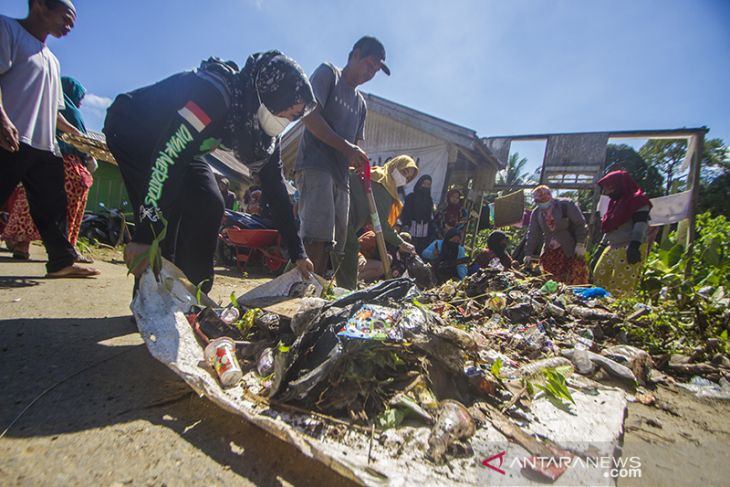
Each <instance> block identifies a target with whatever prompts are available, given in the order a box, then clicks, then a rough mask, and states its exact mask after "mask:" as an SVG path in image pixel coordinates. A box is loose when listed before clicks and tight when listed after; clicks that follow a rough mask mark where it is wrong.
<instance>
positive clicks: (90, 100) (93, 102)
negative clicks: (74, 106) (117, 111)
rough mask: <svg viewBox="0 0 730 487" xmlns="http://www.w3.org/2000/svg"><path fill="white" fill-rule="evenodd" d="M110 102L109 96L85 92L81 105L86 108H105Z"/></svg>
mask: <svg viewBox="0 0 730 487" xmlns="http://www.w3.org/2000/svg"><path fill="white" fill-rule="evenodd" d="M111 104H112V99H111V98H107V97H105V96H99V95H95V94H93V93H87V94H86V95H85V96H84V100H83V101H82V102H81V106H86V107H87V108H96V109H100V110H106V109H107V108H109V105H111Z"/></svg>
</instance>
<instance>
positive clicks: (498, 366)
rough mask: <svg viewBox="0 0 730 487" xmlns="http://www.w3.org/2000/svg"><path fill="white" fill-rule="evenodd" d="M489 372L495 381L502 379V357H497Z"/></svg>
mask: <svg viewBox="0 0 730 487" xmlns="http://www.w3.org/2000/svg"><path fill="white" fill-rule="evenodd" d="M489 371H490V372H491V373H492V375H493V376H494V378H495V379H497V380H501V379H502V357H497V360H495V361H494V363H493V364H492V366H491V367H490V368H489Z"/></svg>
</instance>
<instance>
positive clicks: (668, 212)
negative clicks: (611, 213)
mask: <svg viewBox="0 0 730 487" xmlns="http://www.w3.org/2000/svg"><path fill="white" fill-rule="evenodd" d="M609 201H611V200H610V198H609V197H608V196H606V195H601V199H600V200H599V201H598V207H597V210H598V212H599V213H600V214H601V217H603V215H605V214H606V211H607V210H608V203H609ZM650 201H651V204H652V208H651V212H650V213H649V218H650V220H649V225H650V226H652V227H659V226H662V225H671V224H672V223H677V222H679V221H681V220H684V219H685V218H689V215H690V213H691V211H692V192H691V191H683V192H682V193H676V194H670V195H669V196H660V197H658V198H652V199H651V200H650Z"/></svg>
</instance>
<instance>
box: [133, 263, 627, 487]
mask: <svg viewBox="0 0 730 487" xmlns="http://www.w3.org/2000/svg"><path fill="white" fill-rule="evenodd" d="M180 275H181V273H180V271H179V270H176V268H175V267H174V266H172V265H171V264H169V263H167V262H165V263H164V266H163V270H162V272H161V273H160V278H159V279H156V278H155V276H154V275H153V273H152V271H151V270H149V269H148V270H147V271H146V272H145V273H144V274H143V276H142V278H141V279H140V288H139V292H138V293H137V295H136V297H135V299H134V301H133V303H132V311H133V313H134V316H135V318H136V320H137V326H138V328H139V331H140V334H141V335H142V338H143V339H144V341H145V344H146V345H147V348H148V349H149V351H150V353H151V354H152V356H153V357H155V358H156V359H157V360H159V361H160V362H162V363H163V364H165V365H166V366H167V367H169V368H170V369H172V371H174V372H175V373H176V374H177V375H179V376H180V377H181V378H182V379H183V380H184V381H185V382H186V383H187V384H188V385H189V386H190V387H191V388H192V389H193V390H195V392H197V393H198V394H200V395H201V396H206V397H207V398H208V399H210V400H211V401H212V402H214V403H215V404H217V405H218V406H219V407H221V408H223V409H225V410H226V411H229V412H232V413H234V414H237V415H239V416H241V417H242V418H243V419H244V420H246V421H249V422H251V423H253V424H255V425H256V426H258V427H260V428H261V429H263V430H264V431H267V432H269V433H271V434H272V435H274V436H276V437H277V438H279V439H281V440H282V441H285V442H287V443H289V444H291V445H292V446H294V447H295V448H297V449H298V450H299V451H300V452H301V453H303V454H304V455H306V456H307V457H310V458H313V459H316V460H318V461H320V462H322V463H323V464H325V465H326V466H327V467H329V468H331V469H332V470H334V471H336V472H338V473H339V474H340V475H343V476H344V477H347V478H349V479H351V480H354V481H355V482H357V483H359V484H363V485H373V486H375V485H377V486H406V485H419V486H422V487H426V486H442V485H455V486H460V485H487V484H489V485H494V484H496V485H536V486H539V485H544V481H541V480H535V479H534V478H528V477H527V476H525V475H524V472H523V471H522V470H521V469H520V468H519V466H515V465H516V462H517V461H518V460H519V459H521V458H522V459H524V458H527V457H528V456H529V455H530V454H529V453H528V452H527V451H526V450H525V449H524V448H523V447H522V446H520V445H518V444H516V443H513V442H510V441H509V440H508V439H507V437H506V436H504V435H503V434H502V433H500V431H498V430H497V429H496V428H495V427H494V426H493V425H491V424H487V425H485V426H482V427H480V428H479V429H478V430H477V432H476V434H475V435H474V436H473V437H472V438H471V440H470V442H471V445H472V448H473V450H474V453H473V454H472V455H469V456H466V457H456V456H455V457H450V458H449V461H448V462H447V463H446V464H444V465H435V464H433V463H431V462H430V461H429V460H427V459H426V450H427V442H428V438H429V433H430V428H429V427H427V426H422V427H414V426H404V427H401V428H399V429H398V430H387V431H385V432H376V433H375V434H374V435H372V433H371V430H370V429H369V428H364V427H358V426H353V425H349V424H347V423H346V422H334V421H331V420H324V419H322V418H321V417H317V416H314V415H310V414H302V413H298V412H292V411H287V410H286V408H282V407H274V406H270V405H269V403H268V401H267V400H266V399H265V397H264V395H262V394H261V392H262V387H263V386H262V385H261V381H260V380H259V379H257V378H256V377H255V376H253V375H252V374H254V372H249V373H247V374H246V375H245V376H244V379H243V382H241V384H240V385H237V386H235V387H230V388H227V389H223V388H222V387H221V386H220V384H219V382H218V380H217V379H216V377H215V372H214V371H213V370H212V369H211V368H210V367H208V366H207V365H206V362H205V361H204V356H203V349H202V347H201V346H200V345H199V344H198V341H197V339H196V337H195V334H194V332H193V330H192V328H191V326H190V324H189V323H188V321H187V319H186V317H185V314H184V313H185V312H187V310H188V309H189V308H190V306H191V305H192V304H194V303H195V302H196V299H195V296H194V293H195V289H194V288H193V287H192V286H191V285H190V283H183V281H182V280H181V279H180ZM203 300H204V301H205V300H207V301H208V302H209V300H208V299H207V297H206V296H203ZM594 384H595V383H594ZM572 394H573V398H574V400H575V405H573V406H571V407H570V410H563V409H558V408H556V407H555V406H554V405H553V404H552V403H550V402H549V401H548V400H547V399H546V398H545V397H544V396H543V397H541V398H536V399H535V400H534V401H533V402H532V406H531V409H532V413H531V417H532V418H533V419H532V420H531V421H530V425H529V426H528V427H527V428H526V432H527V433H528V434H530V435H539V436H540V437H546V438H549V439H550V440H552V441H553V442H555V443H557V444H558V445H559V446H560V447H561V448H563V449H570V451H571V452H573V454H575V455H578V456H588V455H591V456H595V455H599V456H609V457H613V456H614V454H615V452H618V451H619V448H620V442H621V438H622V436H623V422H624V416H625V414H626V398H625V393H624V392H623V391H621V390H619V389H616V388H612V387H604V386H599V385H597V384H596V385H593V386H585V387H584V386H577V388H576V389H575V390H574V391H573V393H572ZM500 451H501V452H504V453H503V455H504V460H505V464H504V465H501V463H500V466H503V469H504V470H505V474H499V473H495V472H494V471H492V470H490V469H489V468H487V467H486V466H485V465H484V463H483V461H485V460H486V459H488V458H489V457H492V456H493V455H495V453H499V452H500ZM533 454H534V453H533ZM552 485H563V486H567V485H606V486H614V485H615V480H614V479H613V478H611V477H610V476H609V472H608V470H607V469H603V468H601V467H600V466H596V467H593V468H570V469H569V470H568V471H567V472H565V474H564V475H563V476H562V477H560V478H559V479H558V480H557V481H556V482H554V483H552Z"/></svg>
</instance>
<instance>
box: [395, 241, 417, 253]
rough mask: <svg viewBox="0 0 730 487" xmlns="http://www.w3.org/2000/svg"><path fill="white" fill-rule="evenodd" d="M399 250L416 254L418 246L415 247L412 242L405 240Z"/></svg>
mask: <svg viewBox="0 0 730 487" xmlns="http://www.w3.org/2000/svg"><path fill="white" fill-rule="evenodd" d="M398 250H400V251H401V252H403V253H406V254H410V255H416V247H414V246H413V245H412V244H409V243H408V242H403V243H402V244H400V247H398Z"/></svg>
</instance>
